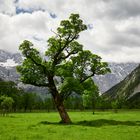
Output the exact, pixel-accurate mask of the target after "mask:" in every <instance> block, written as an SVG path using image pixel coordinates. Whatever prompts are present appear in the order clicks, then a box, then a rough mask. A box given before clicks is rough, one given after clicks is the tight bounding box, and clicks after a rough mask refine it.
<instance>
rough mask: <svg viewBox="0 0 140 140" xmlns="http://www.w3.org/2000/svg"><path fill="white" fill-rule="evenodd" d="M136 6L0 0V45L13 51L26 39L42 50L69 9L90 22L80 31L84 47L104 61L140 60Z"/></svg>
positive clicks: (109, 0)
mask: <svg viewBox="0 0 140 140" xmlns="http://www.w3.org/2000/svg"><path fill="white" fill-rule="evenodd" d="M139 9H140V4H139V1H138V0H134V1H133V2H132V1H131V0H117V1H113V0H93V1H86V0H78V1H75V0H67V1H66V0H59V1H52V0H47V1H45V0H30V1H29V0H19V1H18V2H16V3H15V0H0V21H1V22H0V49H5V50H8V51H12V52H16V51H18V46H19V44H20V43H21V42H22V41H23V40H25V39H29V40H31V41H32V42H33V43H35V46H38V48H39V49H40V50H41V51H42V50H44V49H45V48H46V46H47V43H46V40H47V39H48V38H49V37H50V36H51V35H53V33H52V32H51V29H52V30H53V31H55V29H56V27H57V26H58V25H59V22H60V21H61V20H62V19H66V18H68V16H69V15H70V13H79V14H80V16H81V18H82V19H83V20H84V22H85V23H86V24H91V25H92V26H93V28H91V29H89V30H87V31H85V32H83V33H81V37H80V39H79V41H80V42H81V43H83V44H84V46H85V49H90V50H91V51H92V52H93V53H97V54H99V55H101V57H103V59H104V60H105V61H115V62H127V61H128V62H129V61H135V62H140V55H139V54H140V49H139V48H140V40H139V35H140V11H139ZM28 12H29V13H28ZM16 13H18V14H16ZM50 13H53V14H54V15H56V16H54V17H55V18H52V17H51V15H50ZM42 48H43V49H42Z"/></svg>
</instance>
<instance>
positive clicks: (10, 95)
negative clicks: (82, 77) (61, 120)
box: [0, 81, 140, 115]
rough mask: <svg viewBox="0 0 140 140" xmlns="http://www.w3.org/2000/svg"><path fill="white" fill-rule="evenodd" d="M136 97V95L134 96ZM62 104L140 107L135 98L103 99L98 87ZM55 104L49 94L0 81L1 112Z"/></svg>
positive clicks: (82, 107) (91, 107)
mask: <svg viewBox="0 0 140 140" xmlns="http://www.w3.org/2000/svg"><path fill="white" fill-rule="evenodd" d="M136 98H137V99H138V97H136ZM64 105H65V107H66V109H70V110H87V109H89V110H93V112H94V110H95V109H100V110H106V109H114V111H116V112H117V109H122V108H140V103H139V102H138V101H137V100H136V101H134V100H132V99H129V100H127V101H126V100H125V99H117V100H114V101H108V100H105V99H104V98H103V97H102V96H99V91H98V89H96V90H95V89H94V93H92V92H90V93H88V92H87V93H85V94H84V95H83V96H80V95H75V94H72V95H71V96H70V97H69V98H67V100H65V102H64ZM55 109H56V108H55V105H54V102H53V99H52V98H51V96H46V97H45V98H42V97H41V96H40V95H39V94H37V93H31V92H25V91H24V90H23V89H21V88H18V87H17V85H16V84H15V83H14V82H11V81H8V82H5V81H0V110H1V112H2V114H3V115H4V114H5V113H8V112H10V111H12V112H18V111H23V112H29V111H32V110H45V111H48V112H49V111H51V110H55Z"/></svg>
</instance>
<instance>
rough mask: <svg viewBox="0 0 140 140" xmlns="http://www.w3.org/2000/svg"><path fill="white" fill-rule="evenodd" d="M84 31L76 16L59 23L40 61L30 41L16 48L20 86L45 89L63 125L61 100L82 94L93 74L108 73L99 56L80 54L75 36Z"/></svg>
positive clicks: (65, 115)
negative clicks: (20, 52) (19, 58)
mask: <svg viewBox="0 0 140 140" xmlns="http://www.w3.org/2000/svg"><path fill="white" fill-rule="evenodd" d="M86 29H87V26H86V25H85V24H84V23H83V21H82V20H81V19H80V17H79V14H71V15H70V17H69V19H68V20H63V21H61V23H60V26H59V27H58V28H57V31H56V33H55V36H53V37H50V38H49V39H48V49H47V51H46V52H45V56H44V57H41V55H40V53H39V52H38V51H37V50H36V49H35V48H34V46H33V44H32V43H31V42H30V41H27V40H25V41H23V43H22V44H21V45H20V47H19V49H20V50H21V51H22V54H23V55H24V57H25V59H24V62H23V63H22V65H21V66H18V67H17V70H18V72H19V73H20V74H21V80H22V82H24V83H26V84H32V85H35V86H40V87H48V88H49V90H50V93H51V94H52V97H53V99H54V103H55V105H56V108H57V109H58V111H59V113H60V116H61V119H62V122H64V123H69V122H71V120H70V118H69V116H68V114H67V112H66V111H65V108H64V105H63V102H64V100H65V99H67V98H68V97H69V96H70V95H71V94H72V93H77V94H83V93H84V91H85V90H86V89H85V88H86V87H87V86H86V85H88V84H89V83H88V82H87V80H88V79H90V78H91V77H93V76H94V75H95V74H96V75H99V74H105V73H107V72H109V71H110V69H109V68H108V64H107V63H106V62H101V57H100V56H98V55H96V54H92V53H91V52H90V51H89V50H84V49H83V45H82V44H80V43H79V42H78V41H77V39H78V38H79V33H80V32H82V31H84V30H86Z"/></svg>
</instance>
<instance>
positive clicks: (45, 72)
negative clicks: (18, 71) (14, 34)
mask: <svg viewBox="0 0 140 140" xmlns="http://www.w3.org/2000/svg"><path fill="white" fill-rule="evenodd" d="M25 56H26V58H28V59H30V60H31V61H32V62H33V63H34V64H36V65H37V66H40V67H42V68H43V72H44V74H45V75H46V74H47V71H46V67H45V66H43V65H41V64H40V63H37V62H36V61H35V60H34V59H33V58H32V57H31V56H29V55H27V54H25Z"/></svg>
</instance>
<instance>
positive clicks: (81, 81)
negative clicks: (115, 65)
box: [80, 73, 95, 83]
mask: <svg viewBox="0 0 140 140" xmlns="http://www.w3.org/2000/svg"><path fill="white" fill-rule="evenodd" d="M94 75H95V73H92V74H91V75H89V76H87V77H86V78H84V79H83V80H81V81H80V83H83V82H85V81H86V80H87V79H88V78H91V77H93V76H94Z"/></svg>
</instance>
